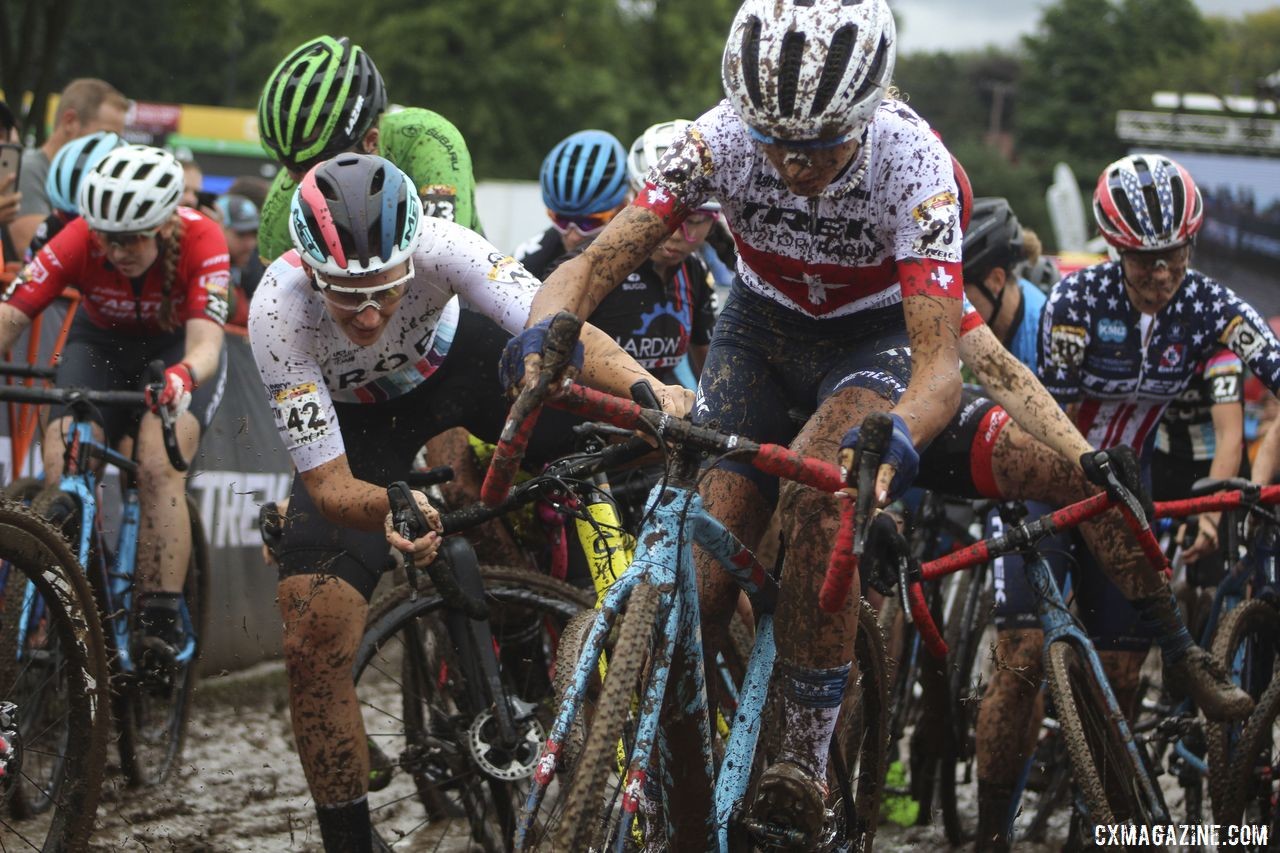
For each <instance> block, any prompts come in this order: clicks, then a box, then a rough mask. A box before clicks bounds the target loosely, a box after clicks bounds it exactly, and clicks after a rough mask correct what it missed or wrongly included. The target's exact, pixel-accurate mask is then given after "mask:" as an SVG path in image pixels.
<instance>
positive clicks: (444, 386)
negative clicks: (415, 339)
mask: <svg viewBox="0 0 1280 853" xmlns="http://www.w3.org/2000/svg"><path fill="white" fill-rule="evenodd" d="M510 338H511V336H510V335H509V334H507V332H506V331H504V330H503V329H502V327H500V326H499V325H498V324H497V323H495V322H493V321H492V320H490V319H488V318H487V317H485V316H483V315H481V314H478V313H476V312H474V311H469V310H466V309H464V310H463V311H462V312H460V315H459V319H458V332H457V335H456V336H455V337H454V339H453V346H452V347H451V348H450V349H449V354H448V356H446V357H445V360H444V363H443V364H441V365H440V367H439V369H438V370H436V372H435V373H433V374H432V375H431V376H430V377H429V378H428V379H427V380H426V381H425V382H423V383H422V384H421V385H419V386H418V387H416V388H414V389H413V390H412V391H410V392H409V393H407V394H403V395H401V396H399V397H394V398H392V399H390V400H387V401H385V402H381V403H335V404H334V409H335V410H336V412H337V416H338V424H339V427H340V428H341V430H342V437H343V441H344V443H345V445H346V451H347V452H346V456H347V462H348V464H349V465H350V466H351V473H352V474H353V475H354V476H355V477H356V478H357V479H359V480H363V481H365V482H367V483H374V484H376V485H379V486H387V485H390V484H391V483H393V482H395V481H396V480H400V479H403V478H404V476H405V474H407V473H408V472H409V471H410V470H411V467H412V465H413V459H414V456H415V455H416V454H417V452H418V450H419V449H420V448H421V447H422V445H423V444H425V443H426V441H427V440H428V439H430V438H432V437H434V436H436V435H439V434H440V433H442V432H445V431H446V430H449V429H452V428H454V427H459V426H460V427H465V428H466V429H467V431H468V432H470V433H471V434H472V435H475V436H476V437H478V438H480V439H483V440H485V441H489V442H496V441H497V440H498V434H499V433H500V432H501V431H502V424H503V422H504V421H505V420H506V417H507V409H508V408H509V406H510V401H509V400H508V399H507V398H506V396H505V395H504V394H503V391H502V385H501V383H500V382H499V381H498V358H499V357H500V356H501V355H502V349H503V347H505V346H506V343H507V341H508V340H510ZM578 421H579V419H577V418H574V417H573V416H571V415H568V414H565V413H564V412H560V411H557V410H555V409H552V408H550V407H548V408H546V409H544V410H543V412H542V414H541V415H540V416H539V417H538V426H537V429H535V430H534V433H533V438H532V439H531V441H530V443H529V450H528V453H527V458H528V459H529V460H530V461H531V462H533V463H537V462H539V461H543V462H545V461H547V460H550V459H553V458H555V457H556V456H558V455H563V454H564V453H567V452H569V451H570V450H572V445H573V442H574V440H575V437H574V434H573V430H572V426H573V424H574V423H577V422H578ZM433 464H434V463H433ZM389 548H390V546H389V545H388V544H387V539H386V536H385V535H384V534H383V533H382V532H381V531H361V530H352V529H350V528H346V527H341V526H339V525H337V524H334V523H333V522H331V521H329V520H328V519H326V518H324V517H323V516H322V515H321V513H320V511H319V510H318V509H317V507H316V505H315V502H314V501H313V500H312V499H311V495H310V494H309V493H308V492H307V489H306V488H305V486H304V485H303V482H302V478H301V476H299V475H294V478H293V487H292V489H291V490H290V494H289V511H288V513H286V517H285V520H284V530H283V534H282V537H281V543H280V546H279V548H278V549H277V550H278V553H279V563H280V577H281V579H283V578H286V577H290V576H292V575H304V574H325V575H332V576H336V577H339V578H341V579H342V580H344V581H346V582H347V583H349V584H351V586H353V587H354V588H355V589H356V590H358V591H359V592H360V594H361V595H363V596H364V597H365V599H366V600H368V599H369V598H370V597H371V596H372V595H373V590H374V588H375V587H376V586H377V585H378V579H379V577H381V575H382V573H383V572H384V571H386V570H387V569H388V568H389V567H390V566H391V565H392V563H391V558H390V550H389Z"/></svg>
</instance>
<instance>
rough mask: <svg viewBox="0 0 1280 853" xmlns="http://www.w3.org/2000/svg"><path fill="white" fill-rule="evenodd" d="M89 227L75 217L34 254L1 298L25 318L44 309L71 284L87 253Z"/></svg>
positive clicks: (82, 265)
mask: <svg viewBox="0 0 1280 853" xmlns="http://www.w3.org/2000/svg"><path fill="white" fill-rule="evenodd" d="M92 239H93V238H92V237H91V236H90V235H89V227H88V225H86V224H85V222H84V220H82V219H77V220H76V221H75V222H72V223H71V224H70V225H68V226H67V227H66V228H63V229H62V230H61V231H59V232H58V234H57V235H56V236H54V238H53V239H52V240H50V241H49V242H48V243H45V244H44V247H43V248H41V249H40V251H39V252H37V253H36V255H35V257H34V258H32V259H31V262H30V263H28V264H27V265H26V266H25V267H23V268H22V271H21V272H20V273H18V275H17V277H16V278H14V280H13V281H12V282H10V284H9V287H8V288H7V289H6V290H5V292H4V301H5V302H7V303H9V304H10V305H12V306H13V307H14V308H17V309H18V310H19V311H21V312H22V313H23V314H26V315H27V316H28V317H35V316H36V315H38V314H39V313H40V312H41V311H43V310H44V309H46V308H48V307H49V305H50V304H51V303H52V302H53V300H55V299H57V298H58V297H59V296H61V295H62V291H64V290H66V289H67V287H68V286H69V285H71V284H73V283H75V280H76V278H77V277H78V273H79V271H80V270H81V269H82V268H83V267H84V263H85V260H86V259H87V258H88V255H89V241H90V240H92Z"/></svg>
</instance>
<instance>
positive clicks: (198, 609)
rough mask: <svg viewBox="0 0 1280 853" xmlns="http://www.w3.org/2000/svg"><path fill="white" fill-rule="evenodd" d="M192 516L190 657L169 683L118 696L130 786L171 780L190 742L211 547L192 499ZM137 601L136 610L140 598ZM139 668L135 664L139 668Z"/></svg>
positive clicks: (187, 596) (130, 685)
mask: <svg viewBox="0 0 1280 853" xmlns="http://www.w3.org/2000/svg"><path fill="white" fill-rule="evenodd" d="M187 512H188V513H189V515H190V518H191V556H190V558H189V560H188V563H187V580H186V583H185V585H184V586H183V588H182V595H183V600H184V601H185V602H186V606H187V613H188V615H189V618H190V619H191V627H192V631H191V642H190V643H189V645H190V646H191V648H190V654H189V656H188V657H187V658H186V659H185V660H184V661H182V662H181V663H180V665H179V666H178V668H177V670H176V672H175V673H174V674H173V676H172V679H171V680H170V682H169V683H168V684H166V685H158V686H157V685H151V684H145V683H142V682H141V681H139V680H138V679H136V678H134V679H129V680H126V681H125V682H124V683H123V685H122V687H121V689H120V690H119V691H118V693H117V698H116V712H117V716H118V725H119V727H120V739H119V749H120V769H121V771H122V772H123V773H124V777H125V779H126V780H128V782H129V784H130V785H156V784H159V783H161V782H163V781H165V780H166V779H167V778H169V774H170V773H172V772H173V768H174V767H176V766H177V764H178V762H179V760H181V758H182V746H183V743H184V742H185V740H186V735H187V718H188V717H190V715H191V694H192V692H193V691H194V690H195V684H196V667H197V665H198V663H199V659H200V641H201V637H202V636H203V634H204V629H205V621H206V614H207V611H208V608H209V551H208V545H207V544H206V541H205V538H204V525H203V524H202V523H201V522H200V514H199V510H198V509H197V507H196V505H195V502H194V501H193V500H192V499H191V496H190V495H188V496H187ZM134 601H135V605H136V601H137V598H136V596H135V598H134ZM135 609H136V608H135ZM135 615H136V614H135ZM137 663H138V662H137V661H136V660H135V661H134V664H135V666H136V665H137Z"/></svg>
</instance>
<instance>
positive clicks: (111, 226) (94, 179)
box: [80, 145, 183, 232]
mask: <svg viewBox="0 0 1280 853" xmlns="http://www.w3.org/2000/svg"><path fill="white" fill-rule="evenodd" d="M182 184H183V180H182V164H181V163H179V162H178V160H177V158H175V157H174V156H173V155H172V154H170V153H169V152H168V151H162V150H161V149H159V148H152V147H151V146H149V145H125V146H124V147H122V148H117V149H116V150H114V151H112V152H111V153H110V154H108V155H107V156H106V157H103V158H102V160H101V161H99V162H98V165H96V166H94V167H93V169H92V170H91V171H89V173H88V174H86V175H85V176H84V178H83V179H82V180H81V181H80V215H81V216H83V217H84V219H85V222H86V223H88V225H89V227H90V228H93V229H94V230H96V231H107V232H130V231H148V230H150V229H152V228H157V227H159V226H161V225H163V224H164V223H166V222H168V221H169V217H171V216H173V212H174V211H175V210H177V209H178V200H179V199H180V198H181V197H182Z"/></svg>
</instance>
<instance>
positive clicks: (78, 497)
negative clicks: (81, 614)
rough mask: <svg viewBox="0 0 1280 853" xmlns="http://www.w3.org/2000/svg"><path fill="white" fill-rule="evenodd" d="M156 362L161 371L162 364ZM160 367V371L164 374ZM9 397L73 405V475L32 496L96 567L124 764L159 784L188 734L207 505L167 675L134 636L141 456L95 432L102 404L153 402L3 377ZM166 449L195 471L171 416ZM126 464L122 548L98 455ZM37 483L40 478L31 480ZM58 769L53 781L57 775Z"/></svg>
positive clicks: (202, 600)
mask: <svg viewBox="0 0 1280 853" xmlns="http://www.w3.org/2000/svg"><path fill="white" fill-rule="evenodd" d="M151 369H152V370H153V371H156V370H158V369H159V368H158V366H157V364H153V365H152V367H151ZM0 375H19V376H35V377H38V378H46V379H48V378H52V371H51V370H50V369H47V368H32V367H28V366H25V365H0ZM157 375H158V374H157ZM0 400H8V401H13V402H23V403H37V404H49V403H60V404H62V405H64V406H66V407H67V410H68V415H69V417H70V418H71V423H70V426H69V427H68V430H67V434H66V450H65V451H64V454H63V464H64V468H63V475H62V479H61V481H60V482H59V483H57V484H47V483H46V484H45V486H44V488H43V490H41V491H40V492H39V493H38V494H36V495H35V496H34V498H33V499H32V508H33V510H34V511H35V512H36V513H37V514H38V515H41V516H42V517H44V518H46V519H47V520H49V521H50V522H51V523H52V524H53V525H54V527H56V528H58V529H59V530H61V531H63V533H64V535H66V536H67V537H68V538H69V539H70V541H71V542H72V543H73V546H74V547H75V549H76V557H77V559H78V561H79V564H80V565H81V566H82V567H83V569H84V571H85V573H86V574H87V576H88V579H89V584H90V587H91V588H92V590H93V594H94V598H95V601H96V602H97V607H98V613H99V616H100V618H101V620H102V626H103V634H104V637H105V639H106V643H107V656H108V659H109V660H110V661H111V678H110V685H111V692H112V709H113V712H114V716H115V719H116V726H117V729H118V738H117V748H118V752H119V755H120V767H121V771H122V772H123V774H124V776H125V779H126V780H127V782H128V783H129V784H131V785H154V784H158V783H160V782H163V781H164V780H165V779H166V778H168V776H169V774H170V773H171V772H172V771H173V768H174V767H175V766H176V765H177V763H178V761H179V759H180V757H181V754H182V746H183V740H184V738H185V735H186V723H187V717H188V714H189V713H190V709H191V695H192V691H193V689H194V686H195V681H196V662H197V660H198V658H199V650H200V637H201V636H202V635H203V633H204V627H205V626H204V620H205V615H206V607H207V603H208V582H209V577H208V573H209V557H208V550H207V545H206V543H205V537H204V531H203V529H202V526H201V523H200V514H199V512H198V511H197V509H196V507H195V505H194V503H193V502H192V501H191V498H190V497H189V496H188V498H187V512H188V517H189V524H190V529H191V543H192V547H191V556H190V558H189V563H188V567H187V574H186V583H185V585H184V588H183V597H184V601H183V603H182V606H181V609H180V617H181V621H182V625H183V629H184V631H185V636H186V641H185V643H184V645H183V647H182V648H181V649H179V650H178V653H177V655H176V659H175V661H174V666H173V668H172V670H171V672H170V673H168V675H167V676H166V677H165V678H163V679H154V678H151V677H149V676H148V675H147V674H146V673H143V672H142V671H141V670H140V669H139V667H138V664H137V662H136V661H135V660H134V658H133V655H132V649H131V642H130V640H131V636H132V634H133V632H134V631H135V629H136V627H137V625H136V618H135V614H134V608H133V602H134V588H133V586H134V572H135V568H136V566H135V560H136V557H137V546H138V530H139V524H140V517H141V510H140V506H139V501H138V484H137V476H136V475H137V470H138V464H137V459H136V453H137V446H136V443H135V446H134V456H133V457H132V458H131V457H129V456H125V455H123V454H121V453H119V452H118V451H116V450H114V449H112V448H110V447H106V446H104V445H102V444H101V443H99V442H98V441H96V440H95V439H94V438H93V432H92V424H93V422H94V412H95V409H96V407H97V406H99V405H115V406H129V407H138V408H140V407H143V406H145V405H146V400H145V395H144V393H143V392H142V391H92V390H87V389H76V388H34V387H20V386H0ZM161 421H162V427H163V430H164V437H165V440H164V443H165V450H166V453H167V455H168V458H169V462H170V464H171V465H173V467H174V468H176V469H178V470H186V468H187V462H186V460H185V459H183V458H182V454H181V451H180V450H179V449H178V443H177V437H176V434H175V433H174V429H173V423H172V422H171V421H170V420H169V419H167V418H163V417H162V419H161ZM99 462H100V463H102V464H103V465H104V466H105V465H109V466H112V467H114V468H116V470H117V471H119V472H120V474H121V476H122V477H123V484H122V485H123V489H122V491H123V501H122V516H121V519H120V529H119V534H118V537H117V540H116V544H115V547H114V549H113V548H111V547H110V546H109V545H108V543H107V541H106V530H105V527H104V524H103V521H102V513H101V511H100V507H99V504H98V485H99V483H100V481H101V472H99V471H96V470H95V463H99ZM29 487H31V488H33V486H29ZM53 781H54V780H53V778H52V777H51V778H49V779H46V780H44V782H45V783H46V784H47V785H52V784H53Z"/></svg>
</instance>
